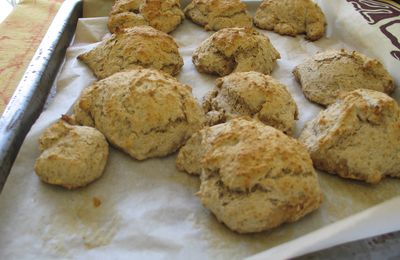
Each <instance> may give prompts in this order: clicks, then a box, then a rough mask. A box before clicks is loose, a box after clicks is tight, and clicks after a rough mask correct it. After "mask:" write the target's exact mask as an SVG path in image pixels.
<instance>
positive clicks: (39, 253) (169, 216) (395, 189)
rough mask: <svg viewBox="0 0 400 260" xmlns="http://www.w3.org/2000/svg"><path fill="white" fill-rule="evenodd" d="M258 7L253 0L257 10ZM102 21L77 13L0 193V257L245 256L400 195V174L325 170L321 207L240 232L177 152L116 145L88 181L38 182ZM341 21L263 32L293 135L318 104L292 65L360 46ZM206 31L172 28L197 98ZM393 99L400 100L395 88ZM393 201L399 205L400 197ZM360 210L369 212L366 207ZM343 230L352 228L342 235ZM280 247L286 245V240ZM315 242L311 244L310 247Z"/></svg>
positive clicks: (84, 77) (86, 80) (87, 77)
mask: <svg viewBox="0 0 400 260" xmlns="http://www.w3.org/2000/svg"><path fill="white" fill-rule="evenodd" d="M256 6H257V4H256V3H254V2H252V3H250V4H249V7H250V8H251V10H252V11H254V10H255V8H256ZM324 11H325V13H327V12H329V10H324ZM106 21H107V18H87V19H82V20H81V21H80V22H79V24H78V28H77V33H76V38H75V41H74V43H73V45H72V46H71V48H69V50H68V51H67V55H66V63H65V66H64V68H63V70H62V72H61V74H60V76H59V78H58V81H57V83H56V85H57V95H56V96H55V98H54V100H53V102H52V103H51V104H49V107H48V109H47V110H46V111H44V112H43V114H42V115H41V117H40V118H39V119H38V121H37V122H36V124H35V125H34V126H33V128H32V130H31V131H30V133H29V134H28V137H27V138H26V140H25V142H24V144H23V146H22V148H21V152H20V154H19V156H18V158H17V160H16V162H15V164H14V167H13V169H12V172H11V174H10V177H9V179H8V181H7V183H6V185H5V187H4V190H3V192H2V194H1V196H0V208H1V211H0V258H1V259H3V258H5V259H10V258H54V257H64V258H78V259H79V258H85V259H87V258H89V259H91V258H96V259H97V258H100V259H101V258H107V257H108V258H110V257H112V258H115V259H119V258H135V257H137V258H139V257H141V258H180V259H182V258H189V257H190V259H204V258H217V259H220V258H224V259H225V258H233V259H240V258H243V257H246V256H250V255H253V254H255V253H258V252H261V251H263V250H266V249H269V248H272V247H274V246H277V245H279V244H282V243H285V242H287V241H291V240H293V239H295V238H298V237H300V236H302V235H305V234H307V233H309V232H311V231H315V230H318V229H319V228H321V227H324V226H327V225H329V224H331V223H334V222H336V221H338V220H340V219H343V218H345V217H347V216H350V215H353V214H355V213H357V212H360V211H362V210H364V209H367V208H370V207H371V206H374V205H377V204H379V203H381V202H384V201H386V200H388V199H390V198H393V197H395V196H398V195H400V189H399V188H400V180H398V179H388V180H384V181H383V182H382V183H380V184H379V185H375V186H372V185H367V184H363V183H360V182H356V181H348V180H343V179H340V178H338V177H336V176H331V175H328V174H325V173H320V174H319V177H320V183H321V186H322V189H323V192H324V203H323V205H322V207H321V208H320V209H319V210H318V211H316V212H314V213H312V214H310V215H309V216H307V217H305V218H304V219H302V220H300V221H299V222H297V223H293V224H287V225H284V226H282V227H279V228H277V229H274V230H272V231H269V232H263V233H259V234H253V235H239V234H236V233H234V232H231V231H230V230H228V229H227V228H225V227H224V226H223V225H222V224H219V223H218V222H217V221H216V220H215V218H214V217H213V216H212V215H211V214H210V213H209V211H208V210H206V209H204V208H203V207H202V206H201V204H200V202H199V201H198V200H197V198H196V197H195V196H194V193H195V192H196V191H197V190H198V187H199V181H198V179H197V177H193V176H188V175H187V174H185V173H182V172H178V171H177V170H176V169H175V157H176V155H175V154H174V155H171V156H169V157H166V158H160V159H150V160H146V161H144V162H138V161H135V160H133V159H131V158H130V157H129V156H127V155H125V154H123V153H121V152H120V151H117V150H115V149H111V153H110V158H109V162H108V165H107V168H106V172H105V174H104V176H103V177H102V178H101V179H100V180H98V181H96V182H95V183H93V184H92V185H90V186H88V187H87V188H84V189H80V190H77V191H66V190H64V189H62V188H58V187H52V186H50V185H46V184H43V183H41V182H40V181H39V180H38V178H37V177H36V175H35V174H34V171H33V165H34V161H35V159H36V158H37V157H38V156H39V150H38V144H37V139H38V137H39V135H40V134H41V133H42V132H43V130H44V129H45V128H46V127H48V126H49V125H50V124H51V123H53V122H54V121H55V120H57V119H58V118H59V116H60V115H61V114H63V113H67V112H68V111H70V110H71V107H72V104H73V102H74V101H75V100H76V98H77V97H78V96H79V94H80V91H81V90H82V89H83V88H84V87H86V86H88V85H89V84H90V83H91V82H93V81H94V80H95V78H94V76H93V75H92V73H91V71H90V70H89V69H88V68H87V67H86V66H85V65H83V64H82V63H80V62H78V61H77V60H76V56H77V55H79V54H80V53H82V52H85V51H86V50H88V49H91V48H93V47H94V46H95V45H96V42H98V41H100V40H101V39H102V38H103V37H104V36H105V35H106V34H107V33H108V32H107V28H106ZM335 29H337V28H335V27H333V26H332V27H328V37H326V38H323V39H321V40H319V41H317V42H313V43H310V42H308V41H306V40H304V39H303V37H302V36H300V37H297V38H291V37H282V36H280V35H277V34H275V33H272V32H266V31H262V32H263V33H265V34H266V35H268V36H269V37H270V39H271V41H272V43H273V44H274V45H275V47H276V48H277V49H278V51H279V52H280V53H281V56H282V58H281V60H279V61H278V64H277V66H276V68H275V70H274V72H273V74H272V75H273V76H274V77H275V78H277V79H279V80H280V81H281V82H283V83H285V84H286V85H287V86H288V88H289V90H290V92H291V93H292V95H293V97H294V99H295V100H296V102H297V104H298V106H299V110H300V118H299V121H298V122H297V126H296V136H297V135H298V134H299V132H300V130H301V129H302V127H303V125H304V123H305V122H306V121H308V120H310V119H311V118H313V117H314V116H315V115H316V113H318V111H319V110H320V109H321V108H320V107H319V106H317V105H314V104H311V103H310V102H308V101H307V100H306V99H305V98H304V97H303V95H302V93H301V91H300V87H299V85H298V84H297V83H296V82H295V80H294V78H293V76H292V73H291V71H292V69H293V67H294V66H296V65H297V64H299V63H300V62H301V61H302V60H303V59H305V58H306V57H309V56H310V55H312V54H314V53H315V52H317V51H320V50H325V49H327V48H355V47H354V46H352V45H351V43H350V42H347V43H344V42H343V38H341V37H339V36H338V34H337V33H334V32H335V31H334V30H335ZM210 35H211V32H205V31H203V30H202V29H201V28H200V27H198V26H196V25H194V24H192V23H191V22H190V21H185V22H184V23H183V25H181V26H180V27H179V28H178V30H176V31H175V32H174V33H173V34H172V36H173V37H174V38H175V39H176V41H177V42H178V45H179V46H180V53H181V55H182V56H183V58H184V62H185V66H184V68H183V70H182V72H181V73H180V74H179V76H178V79H179V80H180V81H181V82H184V83H186V84H188V85H191V86H192V87H193V93H194V95H195V96H196V98H198V100H199V101H200V100H201V97H202V96H203V95H204V94H205V93H206V92H207V91H208V90H210V89H212V87H213V85H214V80H215V79H216V77H214V76H208V75H204V74H199V73H198V72H197V71H196V70H195V68H194V66H193V65H192V63H191V54H192V52H193V50H194V49H195V48H196V47H197V46H198V45H199V44H200V43H201V41H202V40H204V39H206V38H207V37H209V36H210ZM359 51H363V50H359ZM397 80H398V79H397ZM396 99H397V100H399V97H398V92H396ZM98 200H100V201H101V205H100V206H98V205H97V203H96V201H98ZM395 205H399V204H398V202H397V204H395ZM392 207H393V205H392V204H390V208H392ZM384 209H385V208H384ZM384 209H383V212H381V213H382V214H383V216H381V217H383V218H384V217H386V216H385V210H384ZM387 213H388V214H391V213H392V212H389V211H387ZM362 216H363V217H365V216H366V217H367V218H368V216H369V215H368V214H366V215H365V214H363V215H362ZM353 223H357V221H356V222H353ZM361 224H362V225H361V228H360V227H359V230H362V229H369V228H370V226H369V225H367V224H365V223H363V222H361ZM352 228H354V230H357V229H356V228H355V227H353V225H350V226H349V227H348V228H347V229H346V231H347V232H349V233H352ZM389 229H390V227H389ZM379 230H380V229H379V228H378V229H377V231H379ZM385 230H386V231H388V230H387V229H385ZM334 231H335V229H332V228H331V229H330V230H329V229H328V230H327V231H326V230H325V231H324V232H323V233H322V234H323V235H322V236H321V238H322V237H325V238H327V240H328V241H329V240H330V235H331V234H332V236H333V235H334V234H335V232H334ZM389 231H390V230H389ZM317 232H318V231H317ZM320 232H321V231H320ZM355 232H356V231H355ZM359 234H361V233H359ZM318 238H320V237H319V236H316V237H314V238H313V240H314V241H318ZM345 239H346V235H344V236H343V240H345ZM21 249H23V250H21ZM284 250H286V251H287V250H288V247H286V248H285V249H284ZM310 250H312V248H308V249H307V250H306V252H308V251H310Z"/></svg>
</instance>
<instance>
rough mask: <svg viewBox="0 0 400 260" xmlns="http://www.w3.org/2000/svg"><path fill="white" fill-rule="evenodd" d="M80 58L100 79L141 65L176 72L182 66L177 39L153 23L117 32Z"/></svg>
mask: <svg viewBox="0 0 400 260" xmlns="http://www.w3.org/2000/svg"><path fill="white" fill-rule="evenodd" d="M78 59H80V60H82V61H83V62H84V63H86V64H87V65H88V66H89V67H90V68H91V69H92V71H93V73H94V74H95V75H96V77H97V78H99V79H103V78H106V77H108V76H111V75H112V74H114V73H116V72H119V71H123V70H126V69H134V68H138V67H144V68H152V69H157V70H161V71H164V72H166V73H168V74H171V75H176V74H178V73H179V71H180V70H181V68H182V66H183V59H182V57H181V56H180V54H179V51H178V45H177V44H176V42H175V41H174V39H173V38H172V37H171V36H169V35H168V34H166V33H163V32H160V31H158V30H156V29H154V28H152V27H150V26H137V27H134V28H130V29H124V30H122V31H118V32H117V33H115V34H113V35H112V36H111V37H110V38H108V39H105V40H103V41H102V42H101V43H100V44H99V45H98V46H97V47H95V48H94V49H92V50H91V51H89V52H86V53H84V54H81V55H79V56H78Z"/></svg>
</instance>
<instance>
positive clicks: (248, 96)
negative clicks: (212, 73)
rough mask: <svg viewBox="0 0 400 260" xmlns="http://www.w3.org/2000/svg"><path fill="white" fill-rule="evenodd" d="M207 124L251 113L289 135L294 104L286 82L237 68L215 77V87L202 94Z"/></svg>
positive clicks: (293, 116)
mask: <svg viewBox="0 0 400 260" xmlns="http://www.w3.org/2000/svg"><path fill="white" fill-rule="evenodd" d="M203 109H204V110H205V112H206V115H207V121H208V124H209V125H215V124H220V123H224V122H226V121H228V120H230V119H232V118H234V117H238V116H250V117H253V118H256V119H258V120H260V121H261V122H263V123H264V124H266V125H269V126H272V127H275V128H277V129H279V130H281V131H283V132H285V133H286V134H289V135H291V134H292V133H293V130H294V126H295V120H296V119H297V114H298V110H297V105H296V102H295V101H294V100H293V98H292V96H291V95H290V93H289V91H288V90H287V88H286V86H285V85H283V84H281V83H280V82H279V81H277V80H275V79H274V78H272V77H271V76H268V75H264V74H262V73H259V72H254V71H251V72H236V73H232V74H230V75H228V76H225V77H223V78H219V79H217V80H216V88H215V89H214V90H212V91H210V92H209V93H208V94H207V95H206V96H205V98H204V101H203Z"/></svg>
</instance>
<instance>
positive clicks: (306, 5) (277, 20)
mask: <svg viewBox="0 0 400 260" xmlns="http://www.w3.org/2000/svg"><path fill="white" fill-rule="evenodd" d="M254 23H255V25H256V26H257V27H259V28H261V29H266V30H271V31H275V32H276V33H279V34H281V35H290V36H296V35H297V34H306V38H307V39H308V40H311V41H315V40H318V39H320V38H321V37H322V36H324V33H325V25H326V20H325V16H324V13H323V12H322V11H321V8H319V6H318V5H317V4H316V3H314V1H312V0H264V1H263V2H262V3H261V5H260V7H259V8H258V9H257V12H256V16H255V17H254Z"/></svg>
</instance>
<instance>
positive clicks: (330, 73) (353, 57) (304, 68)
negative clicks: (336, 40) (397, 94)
mask: <svg viewBox="0 0 400 260" xmlns="http://www.w3.org/2000/svg"><path fill="white" fill-rule="evenodd" d="M293 74H294V76H295V77H296V79H297V81H298V82H299V83H300V85H301V88H302V90H303V93H304V95H305V96H306V98H307V99H309V100H310V101H312V102H315V103H318V104H321V105H324V106H327V105H330V104H332V103H334V102H335V100H336V99H337V98H338V97H339V96H340V95H341V94H344V93H347V92H350V91H352V90H356V89H373V90H377V91H380V92H385V93H387V94H390V93H392V92H393V90H394V83H393V79H392V77H391V76H390V75H389V73H388V72H387V71H386V70H385V68H384V67H383V65H382V64H381V63H380V62H379V61H377V60H375V59H371V58H368V57H366V56H365V55H363V54H361V53H358V52H355V51H353V52H349V51H346V50H328V51H325V52H321V53H318V54H316V55H315V56H314V57H312V58H310V59H308V60H306V61H304V62H303V63H301V64H299V65H298V66H297V67H296V68H295V69H294V70H293Z"/></svg>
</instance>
